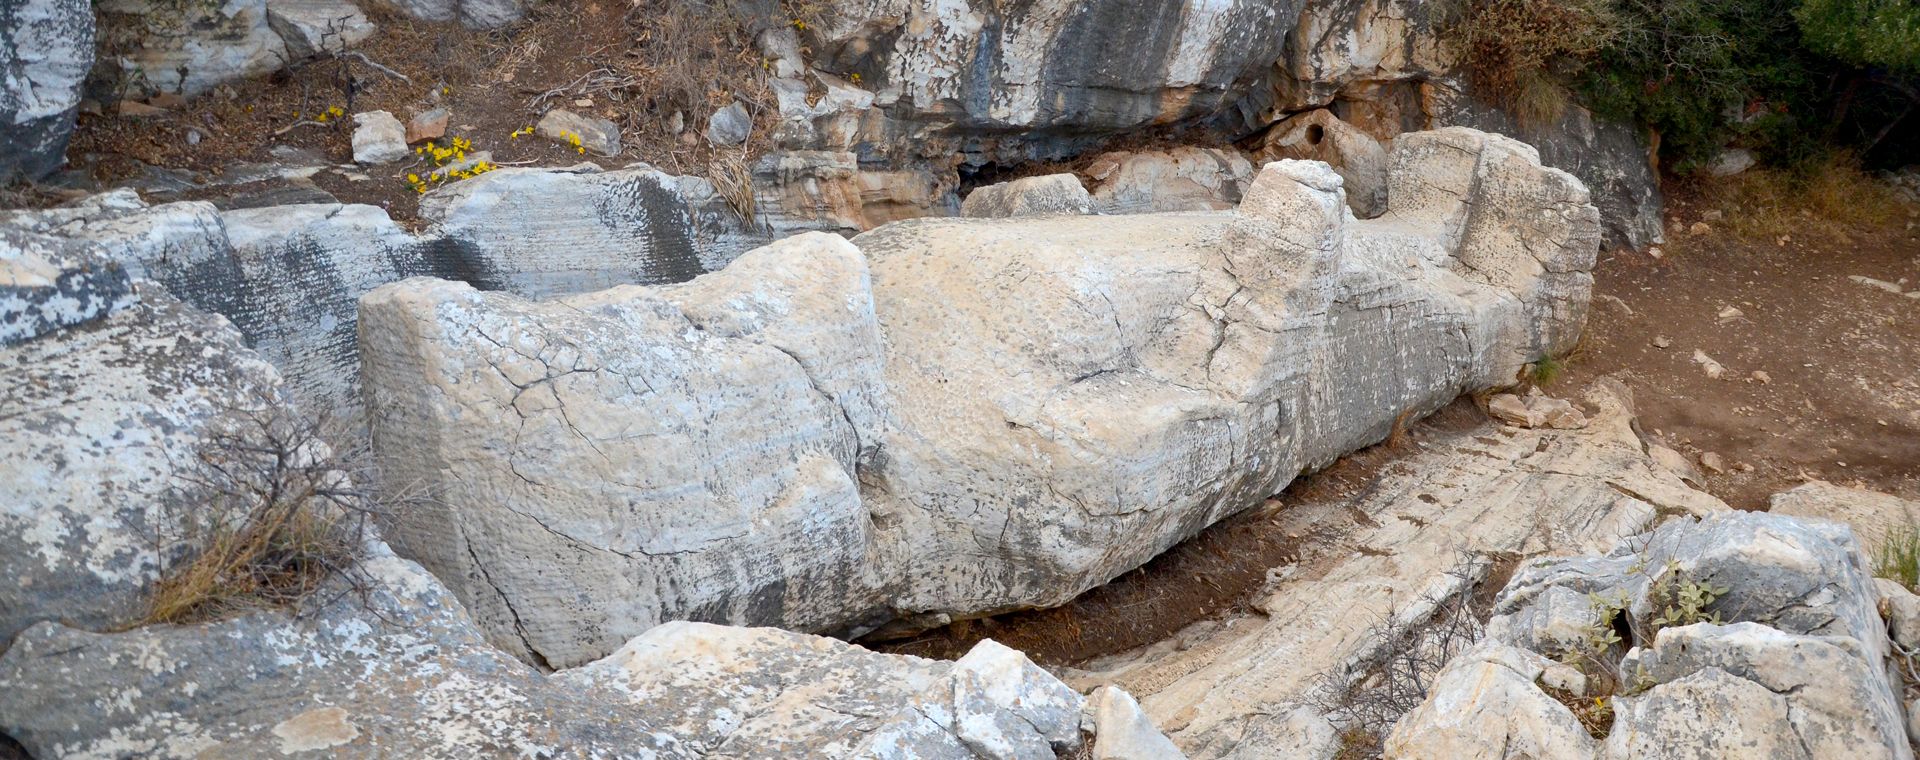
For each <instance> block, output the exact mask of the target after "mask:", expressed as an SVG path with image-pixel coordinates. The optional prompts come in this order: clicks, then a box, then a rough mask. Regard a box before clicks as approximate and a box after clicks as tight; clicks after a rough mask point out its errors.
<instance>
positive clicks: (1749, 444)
mask: <svg viewBox="0 0 1920 760" xmlns="http://www.w3.org/2000/svg"><path fill="white" fill-rule="evenodd" d="M1676 195H1677V196H1678V197H1676V198H1674V199H1673V200H1672V203H1671V206H1670V208H1669V210H1668V214H1669V216H1670V217H1672V218H1675V219H1678V220H1679V221H1680V222H1681V223H1682V224H1683V225H1685V227H1687V228H1691V227H1692V225H1693V223H1694V222H1696V221H1698V220H1700V219H1701V217H1702V216H1703V215H1704V214H1705V213H1706V212H1707V211H1709V210H1713V209H1710V208H1709V207H1710V206H1714V205H1718V204H1714V203H1711V202H1709V201H1708V200H1706V199H1703V198H1701V197H1700V196H1701V195H1702V194H1701V193H1698V192H1689V190H1688V189H1686V188H1682V189H1681V190H1680V191H1679V192H1678V193H1677V194H1676ZM1864 200H1866V199H1863V201H1864ZM1718 210H1720V211H1721V213H1722V214H1723V215H1724V217H1723V218H1724V219H1726V220H1728V223H1727V224H1720V225H1717V226H1720V227H1729V226H1731V224H1732V218H1733V216H1734V215H1736V214H1739V213H1742V210H1741V209H1737V208H1720V209H1718ZM1892 216H1893V218H1892V220H1891V221H1890V222H1888V223H1886V224H1883V225H1878V226H1876V227H1868V228H1860V227H1855V228H1853V229H1851V230H1822V231H1819V232H1817V233H1813V234H1806V233H1803V234H1798V235H1795V234H1792V233H1788V234H1789V235H1790V237H1791V239H1789V240H1787V241H1786V242H1785V244H1784V245H1782V244H1780V242H1779V238H1777V237H1776V238H1773V239H1760V240H1756V239H1752V238H1742V237H1738V236H1735V235H1733V234H1731V233H1728V232H1725V231H1713V232H1707V233H1706V234H1703V235H1699V236H1693V235H1690V234H1688V233H1687V232H1684V231H1676V230H1671V229H1670V230H1669V231H1668V238H1669V244H1668V245H1666V246H1664V255H1663V256H1662V257H1661V258H1659V259H1655V258H1652V257H1651V256H1649V255H1647V254H1646V253H1639V252H1621V253H1613V254H1602V256H1601V260H1600V262H1599V265H1598V267H1597V268H1596V271H1595V288H1594V290H1595V294H1596V296H1597V298H1596V301H1595V304H1594V309H1593V313H1592V316H1591V317H1590V318H1589V320H1588V323H1587V333H1586V335H1587V340H1586V342H1585V344H1584V346H1583V347H1582V350H1581V351H1579V352H1578V353H1577V354H1575V355H1574V356H1573V357H1572V358H1571V359H1570V360H1569V362H1568V369H1567V371H1566V372H1565V373H1564V374H1563V377H1562V378H1561V379H1560V380H1558V381H1556V383H1555V385H1556V386H1564V387H1572V388H1577V387H1580V385H1582V384H1584V383H1585V382H1586V381H1588V380H1590V379H1592V378H1595V377H1598V376H1601V375H1609V374H1617V375H1618V376H1620V377H1621V378H1622V379H1623V380H1625V381H1626V383H1627V385H1628V386H1629V387H1631V388H1632V389H1633V391H1634V401H1635V408H1636V410H1637V411H1638V413H1639V421H1640V426H1641V429H1642V430H1643V431H1645V432H1646V433H1647V434H1649V435H1651V436H1653V437H1654V438H1656V439H1659V440H1661V441H1663V442H1665V443H1666V444H1667V445H1669V446H1672V447H1674V448H1676V449H1678V450H1680V451H1682V452H1684V453H1686V454H1688V455H1689V456H1690V457H1693V458H1694V459H1695V461H1696V462H1697V461H1698V457H1699V456H1700V455H1702V454H1705V453H1708V452H1712V453H1717V454H1719V455H1720V456H1721V457H1722V458H1724V459H1725V461H1726V463H1727V466H1728V471H1727V472H1724V473H1714V472H1711V471H1706V470H1704V469H1703V474H1704V476H1705V482H1704V483H1703V484H1702V485H1703V486H1704V488H1705V490H1706V491H1708V492H1710V493H1712V494H1713V495H1715V496H1718V497H1720V498H1721V499H1723V500H1725V501H1726V502H1727V503H1728V504H1730V505H1732V506H1734V507H1736V508H1739V509H1755V510H1760V509H1765V508H1766V505H1767V497H1768V496H1769V495H1771V494H1773V493H1776V492H1779V491H1782V490H1785V489H1788V488H1792V487H1793V486H1796V485H1799V484H1800V483H1802V482H1804V481H1806V480H1807V479H1809V478H1817V479H1821V480H1828V481H1832V482H1835V483H1840V484H1843V485H1854V486H1859V487H1862V488H1868V489H1872V490H1876V491H1882V492H1886V493H1892V494H1896V495H1902V496H1906V497H1909V498H1920V297H1916V298H1906V297H1903V296H1898V295H1894V294H1892V293H1889V292H1886V291H1883V290H1879V289H1876V288H1872V287H1869V286H1866V285H1862V284H1860V283H1857V282H1854V281H1852V280H1850V279H1848V277H1849V276H1851V275H1861V276H1866V277H1872V278H1875V279H1879V280H1884V281H1888V282H1904V283H1905V286H1906V288H1907V289H1909V290H1920V225H1913V224H1911V223H1912V222H1914V221H1920V208H1916V207H1913V206H1908V208H1906V209H1905V210H1904V213H1897V214H1894V215H1892ZM1707 224H1708V226H1709V227H1715V226H1716V223H1715V222H1707ZM1910 226H1911V227H1915V228H1914V229H1910ZM1605 296H1611V297H1613V298H1618V299H1619V300H1620V302H1622V303H1624V304H1625V306H1626V308H1624V309H1623V308H1620V306H1619V304H1616V303H1612V302H1610V301H1608V300H1607V299H1606V298H1604V297H1605ZM1729 307H1731V308H1735V309H1739V310H1740V314H1739V315H1738V316H1732V315H1729V317H1728V318H1725V319H1723V318H1721V317H1720V314H1721V313H1722V312H1723V310H1725V309H1727V308H1729ZM1629 310H1631V313H1628V312H1629ZM1658 337H1664V338H1666V339H1667V340H1668V341H1669V342H1670V345H1669V346H1668V347H1666V348H1659V347H1657V346H1656V345H1655V344H1654V341H1655V339H1656V338H1658ZM1695 350H1699V351H1702V352H1705V353H1706V354H1707V356H1709V357H1712V358H1713V359H1714V360H1715V361H1718V362H1720V363H1721V364H1722V365H1724V366H1725V367H1726V374H1725V375H1724V376H1723V378H1722V379H1719V380H1714V379H1711V378H1709V377H1708V376H1707V373H1706V372H1705V371H1704V370H1703V369H1702V368H1701V366H1700V365H1698V364H1696V363H1695V362H1694V361H1693V353H1694V351H1695ZM1755 372H1764V373H1766V375H1767V376H1768V382H1764V383H1763V382H1761V381H1760V380H1758V379H1756V377H1755V376H1754V374H1753V373H1755ZM1549 390H1551V388H1550V389H1549ZM1743 465H1744V466H1745V467H1751V468H1752V471H1751V472H1743V471H1742V470H1743V469H1745V468H1744V467H1742V466H1743Z"/></svg>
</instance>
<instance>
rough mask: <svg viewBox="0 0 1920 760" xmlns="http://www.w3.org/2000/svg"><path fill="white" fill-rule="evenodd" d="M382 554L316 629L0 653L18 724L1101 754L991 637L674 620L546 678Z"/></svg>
mask: <svg viewBox="0 0 1920 760" xmlns="http://www.w3.org/2000/svg"><path fill="white" fill-rule="evenodd" d="M371 551H372V556H371V557H370V559H369V560H368V561H367V562H366V564H365V566H364V570H363V576H364V580H365V581H366V582H367V591H366V593H364V594H363V593H360V592H354V591H351V590H348V591H349V593H346V594H344V595H341V594H339V590H334V591H333V594H332V595H330V596H327V597H325V598H328V599H332V600H333V601H332V602H330V603H329V604H327V605H325V606H324V607H321V608H317V609H308V610H306V611H305V613H306V614H303V615H302V616H300V617H299V618H293V617H291V616H289V615H287V614H285V613H281V612H259V613H255V614H251V615H247V616H244V617H240V618H236V619H231V620H225V621H220V622H215V623H207V624H200V625H191V626H155V627H148V628H140V629H135V630H132V631H128V632H124V633H112V634H97V633H88V632H85V631H80V630H76V629H73V628H68V627H65V626H62V625H59V624H55V623H41V624H39V625H37V626H35V627H33V628H30V629H28V630H27V631H26V632H24V633H22V634H21V635H20V636H19V637H18V638H16V639H15V640H14V644H13V646H12V648H11V649H9V650H8V651H7V652H6V653H5V655H4V656H0V687H4V688H0V731H5V732H6V734H7V735H9V736H11V737H13V738H14V739H16V740H18V741H19V742H21V743H22V744H23V745H25V747H26V748H27V749H28V750H29V751H30V752H32V753H33V754H34V756H36V757H125V756H139V757H153V758H183V759H184V758H196V757H209V756H216V757H270V756H280V755H283V754H297V753H302V752H324V754H325V756H327V757H347V758H361V757H365V758H374V757H396V756H399V757H410V758H434V759H440V758H445V759H446V760H459V759H461V758H471V757H475V756H493V755H496V754H499V753H501V752H508V753H512V754H514V755H525V756H531V757H649V758H661V759H662V760H681V759H685V760H694V759H695V758H775V757H783V758H784V757H862V758H922V757H950V758H963V759H964V758H976V757H977V758H1018V759H1020V760H1045V759H1048V758H1053V757H1055V750H1056V749H1057V750H1059V751H1062V752H1067V751H1072V750H1074V749H1076V748H1078V747H1080V746H1081V745H1082V743H1083V740H1082V737H1081V734H1080V720H1079V718H1080V711H1081V698H1080V696H1079V695H1078V694H1076V693H1074V692H1073V691H1072V690H1070V689H1068V688H1067V687H1066V686H1065V685H1063V684H1061V683H1060V682H1059V681H1057V680H1055V679H1053V678H1052V677H1051V676H1048V675H1047V674H1046V673H1045V672H1044V671H1042V670H1040V669H1039V668H1038V667H1035V666H1034V665H1033V664H1032V663H1030V662H1028V661H1027V660H1026V658H1025V657H1024V656H1022V655H1020V654H1019V653H1018V652H1013V651H1012V650H1008V649H1006V648H1005V647H1002V646H999V645H997V644H994V643H993V642H991V641H987V642H982V643H981V644H980V645H979V646H977V647H976V648H975V649H974V651H973V652H971V653H969V654H968V655H967V656H966V657H964V658H961V659H960V660H959V661H956V662H952V663H947V662H938V661H930V660H921V659H917V658H912V657H902V656H896V655H881V654H875V653H872V652H867V651H865V650H862V649H859V648H857V647H854V646H851V645H848V644H845V643H843V642H839V641H835V640H832V639H825V638H818V637H813V636H805V635H801V634H795V633H789V632H786V631H780V630H774V629H764V628H762V629H747V628H727V627H722V626H714V625H706V624H699V623H671V624H667V625H662V626H659V627H656V628H654V629H653V630H650V631H648V632H647V633H646V634H645V635H643V636H640V637H638V638H635V639H634V640H632V641H631V642H629V643H628V644H627V645H626V646H625V647H622V648H621V649H620V651H619V652H617V653H615V654H614V655H612V656H610V657H608V658H606V659H604V660H601V661H598V662H594V663H591V664H588V665H586V666H584V667H581V668H577V669H574V670H569V671H562V672H559V673H555V674H552V675H541V674H540V673H539V672H538V671H537V670H535V669H534V668H532V667H529V666H527V665H525V664H523V663H521V662H519V661H516V660H514V659H513V658H512V657H509V656H507V655H506V654H505V653H504V652H501V651H499V650H497V649H494V648H492V647H491V646H488V645H487V644H486V643H485V642H484V641H483V640H481V638H480V636H479V635H478V633H477V631H476V630H475V629H474V627H473V625H472V624H471V623H470V622H469V621H468V619H467V617H466V615H465V613H464V612H463V611H462V610H461V607H460V604H459V602H458V601H456V600H455V599H453V598H452V597H451V596H450V595H448V594H447V592H446V590H445V589H444V588H443V587H441V586H440V584H439V583H438V582H437V581H436V580H435V579H434V578H433V576H431V575H429V574H427V573H426V572H425V571H423V570H421V569H420V567H419V566H417V565H415V564H413V563H411V562H406V561H404V560H400V559H398V558H396V557H394V556H392V555H391V554H390V553H388V552H386V551H385V550H384V548H383V547H380V546H377V545H375V546H374V547H372V548H371ZM903 727H904V728H910V729H912V730H903ZM316 756H318V755H316Z"/></svg>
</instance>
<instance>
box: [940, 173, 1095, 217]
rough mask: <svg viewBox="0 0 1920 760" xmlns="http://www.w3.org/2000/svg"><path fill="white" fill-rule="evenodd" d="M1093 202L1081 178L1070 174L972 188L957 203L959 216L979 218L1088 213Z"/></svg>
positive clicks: (1023, 178) (1024, 178) (1026, 178)
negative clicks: (965, 197) (970, 191)
mask: <svg viewBox="0 0 1920 760" xmlns="http://www.w3.org/2000/svg"><path fill="white" fill-rule="evenodd" d="M1092 211H1093V201H1092V199H1091V198H1089V197H1088V196H1087V188H1085V187H1083V186H1081V184H1080V178H1079V177H1076V176H1074V175H1072V174H1048V175H1045V176H1041V177H1022V178H1020V179H1016V180H1013V181H1011V182H1002V183H999V184H997V185H988V186H986V187H981V188H975V189H974V191H973V192H972V193H969V194H968V195H967V199H966V201H965V202H963V203H961V204H960V215H961V216H967V217H975V218H980V219H992V218H1001V217H1009V216H1047V215H1051V214H1087V213H1092Z"/></svg>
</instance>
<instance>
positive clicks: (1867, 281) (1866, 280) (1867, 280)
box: [1847, 274, 1906, 296]
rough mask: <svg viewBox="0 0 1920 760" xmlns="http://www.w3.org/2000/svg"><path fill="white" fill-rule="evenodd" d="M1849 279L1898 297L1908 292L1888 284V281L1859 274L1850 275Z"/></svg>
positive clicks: (1895, 285)
mask: <svg viewBox="0 0 1920 760" xmlns="http://www.w3.org/2000/svg"><path fill="white" fill-rule="evenodd" d="M1847 279H1849V280H1852V281H1854V282H1857V283H1860V284H1861V285H1865V286H1867V287H1870V288H1877V289H1880V290H1884V291H1887V292H1888V293H1892V294H1894V295H1896V296H1897V295H1901V294H1902V293H1905V292H1906V289H1905V288H1902V287H1900V286H1899V285H1897V284H1894V283H1891V282H1887V281H1886V280H1876V279H1874V278H1872V277H1865V276H1862V275H1857V274H1856V275H1848V276H1847Z"/></svg>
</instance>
